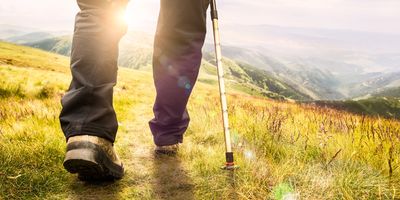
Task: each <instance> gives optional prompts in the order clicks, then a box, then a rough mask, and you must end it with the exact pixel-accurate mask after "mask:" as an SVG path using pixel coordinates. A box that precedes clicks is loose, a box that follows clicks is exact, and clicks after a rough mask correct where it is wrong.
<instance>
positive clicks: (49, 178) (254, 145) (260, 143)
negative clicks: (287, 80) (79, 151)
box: [0, 43, 400, 199]
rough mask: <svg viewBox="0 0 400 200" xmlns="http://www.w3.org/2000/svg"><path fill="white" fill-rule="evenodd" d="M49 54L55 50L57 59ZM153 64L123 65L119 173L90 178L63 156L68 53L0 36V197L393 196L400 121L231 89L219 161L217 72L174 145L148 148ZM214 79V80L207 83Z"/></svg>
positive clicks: (118, 96) (118, 99)
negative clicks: (227, 133)
mask: <svg viewBox="0 0 400 200" xmlns="http://www.w3.org/2000/svg"><path fill="white" fill-rule="evenodd" d="M56 58H57V59H56ZM151 77H152V76H151V73H150V72H146V71H137V70H131V69H120V70H119V80H118V85H117V86H116V89H115V102H114V106H115V108H116V111H117V113H118V120H119V123H120V127H119V133H118V136H117V142H116V148H117V152H118V153H119V154H120V157H121V159H122V160H123V162H124V164H125V166H126V169H127V171H126V176H125V177H124V178H123V179H122V180H121V181H118V182H115V183H102V184H87V183H83V182H80V181H78V179H77V178H76V177H75V176H73V175H70V174H68V173H67V172H66V171H65V170H64V169H63V168H62V161H63V157H64V148H65V139H64V136H63V134H62V132H61V131H60V127H59V122H58V115H59V111H60V108H61V107H60V98H61V96H62V94H63V93H64V91H65V89H66V88H67V87H68V84H69V81H70V79H71V76H70V73H69V72H68V59H67V58H66V57H62V56H57V55H55V54H49V53H45V52H42V51H38V50H35V49H31V48H26V47H20V46H16V45H11V44H7V43H0V78H1V79H0V80H1V84H0V119H1V120H0V163H1V164H0V199H285V198H286V199H288V198H289V199H290V198H292V199H296V198H301V199H399V198H400V194H399V191H400V172H399V168H398V167H399V166H400V160H399V155H400V122H399V121H397V120H394V119H380V118H375V117H367V116H361V115H353V114H351V113H347V112H343V111H337V110H334V109H328V108H320V107H316V106H312V105H297V104H295V103H289V102H278V101H272V100H268V99H265V98H261V97H256V96H250V95H245V94H243V92H237V91H236V90H232V89H229V88H228V89H229V90H228V91H229V95H228V101H229V110H230V120H231V123H230V124H231V126H232V138H233V141H234V149H235V153H236V160H237V163H238V165H240V169H239V170H237V171H234V172H227V171H222V170H220V168H219V167H220V165H221V164H222V163H223V161H224V145H223V133H222V128H221V124H222V122H221V117H220V111H219V106H218V104H216V103H215V102H218V91H217V86H216V85H215V83H214V82H211V83H203V82H198V83H197V85H196V88H195V90H194V93H193V95H192V97H191V101H190V103H189V106H188V109H189V112H190V114H191V118H192V122H191V125H190V127H189V129H188V131H187V133H186V135H185V139H184V144H183V146H182V149H181V151H180V152H179V154H178V156H177V157H174V158H170V157H161V158H157V157H154V155H153V154H152V148H153V143H152V137H151V134H150V131H149V130H148V125H147V121H148V120H150V119H151V117H152V111H151V108H152V103H153V100H154V97H155V93H154V90H150V89H149V86H150V85H152V84H153V82H152V79H151ZM210 84H212V85H210Z"/></svg>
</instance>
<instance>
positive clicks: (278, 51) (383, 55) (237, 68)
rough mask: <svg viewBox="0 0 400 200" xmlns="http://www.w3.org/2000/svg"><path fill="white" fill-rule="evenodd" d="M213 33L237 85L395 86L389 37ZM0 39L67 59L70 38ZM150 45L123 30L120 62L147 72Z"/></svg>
mask: <svg viewBox="0 0 400 200" xmlns="http://www.w3.org/2000/svg"><path fill="white" fill-rule="evenodd" d="M27 30H28V31H27ZM238 30H240V31H238ZM221 34H222V40H223V41H222V44H223V55H224V63H225V66H227V67H226V72H227V76H228V77H230V78H231V82H232V84H237V85H238V87H239V85H240V87H243V88H244V90H254V91H256V92H257V93H259V94H262V95H264V96H270V97H271V96H273V97H276V98H289V99H295V100H307V101H308V100H346V99H362V98H366V97H370V96H374V95H378V94H386V93H387V92H385V91H387V90H389V91H392V90H398V88H400V37H398V36H397V35H388V34H383V33H368V32H359V31H349V30H326V29H311V28H292V27H279V26H269V25H254V26H243V25H225V26H221ZM210 36H211V34H208V37H207V40H206V44H205V46H204V48H203V54H204V59H203V64H202V66H203V67H202V71H203V72H205V73H206V74H207V73H211V74H212V73H213V72H214V73H215V69H214V68H215V67H214V61H213V59H214V57H213V51H214V50H213V45H212V40H211V39H212V38H211V37H210ZM0 39H1V40H4V41H8V42H13V43H17V44H23V45H27V46H31V47H35V48H40V49H43V50H46V51H51V52H55V53H59V54H62V55H67V56H68V55H69V53H70V49H71V39H72V37H71V34H69V33H66V32H48V31H39V30H30V29H27V28H21V27H13V26H0ZM152 44H153V36H152V35H151V34H149V33H146V32H129V33H128V34H127V35H126V36H125V37H124V38H123V40H122V41H121V43H120V60H119V64H120V66H123V67H129V68H135V69H144V70H147V69H150V68H151V56H152ZM201 80H202V81H209V80H205V79H204V78H203V79H201ZM239 83H240V84H239Z"/></svg>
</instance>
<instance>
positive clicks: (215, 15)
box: [211, 0, 218, 19]
mask: <svg viewBox="0 0 400 200" xmlns="http://www.w3.org/2000/svg"><path fill="white" fill-rule="evenodd" d="M211 19H218V10H217V2H216V0H211Z"/></svg>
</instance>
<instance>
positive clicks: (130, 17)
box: [123, 0, 158, 28]
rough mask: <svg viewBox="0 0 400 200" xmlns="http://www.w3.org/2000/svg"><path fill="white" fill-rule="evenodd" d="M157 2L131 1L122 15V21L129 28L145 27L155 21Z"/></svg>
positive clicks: (147, 0)
mask: <svg viewBox="0 0 400 200" xmlns="http://www.w3.org/2000/svg"><path fill="white" fill-rule="evenodd" d="M157 2H158V1H154V0H146V1H135V0H133V1H131V2H130V3H129V4H128V6H127V8H126V11H125V13H124V15H123V20H124V21H125V23H127V24H128V26H129V27H130V28H139V27H146V26H148V25H149V23H153V22H155V21H156V18H157V16H158V3H157Z"/></svg>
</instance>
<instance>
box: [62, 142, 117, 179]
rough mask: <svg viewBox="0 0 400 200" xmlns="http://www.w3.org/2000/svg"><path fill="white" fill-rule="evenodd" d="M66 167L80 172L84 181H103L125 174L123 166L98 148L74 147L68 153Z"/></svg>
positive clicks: (79, 175)
mask: <svg viewBox="0 0 400 200" xmlns="http://www.w3.org/2000/svg"><path fill="white" fill-rule="evenodd" d="M63 165H64V168H65V169H66V170H67V171H68V172H70V173H72V174H76V173H77V174H78V178H79V179H80V180H83V181H101V180H110V181H111V180H116V179H121V178H122V176H123V174H124V168H123V166H122V165H121V166H119V165H116V164H115V163H113V162H112V161H111V159H110V158H108V156H107V155H106V154H105V152H104V151H103V150H101V149H99V148H96V149H88V148H82V149H73V150H69V151H67V153H66V156H65V160H64V163H63Z"/></svg>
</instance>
